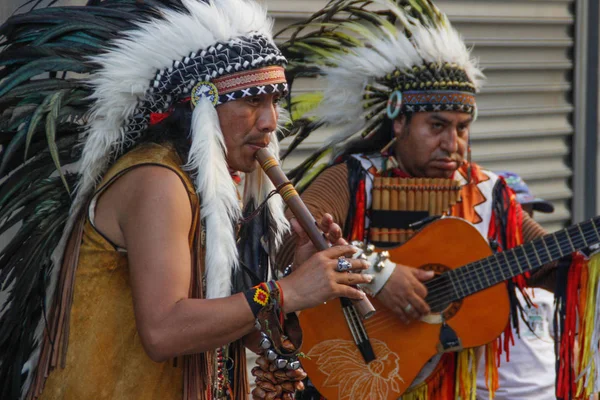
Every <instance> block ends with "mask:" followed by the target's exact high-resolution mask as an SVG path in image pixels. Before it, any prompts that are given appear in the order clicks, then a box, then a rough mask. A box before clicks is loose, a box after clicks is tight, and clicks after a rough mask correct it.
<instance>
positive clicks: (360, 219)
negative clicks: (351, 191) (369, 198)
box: [350, 179, 366, 242]
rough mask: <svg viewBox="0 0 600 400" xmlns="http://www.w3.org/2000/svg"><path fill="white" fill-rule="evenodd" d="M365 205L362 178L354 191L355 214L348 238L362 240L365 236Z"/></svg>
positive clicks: (363, 181)
mask: <svg viewBox="0 0 600 400" xmlns="http://www.w3.org/2000/svg"><path fill="white" fill-rule="evenodd" d="M365 207H366V199H365V180H364V179H363V180H361V181H360V182H359V184H358V190H357V191H356V215H355V217H354V221H353V222H354V225H353V226H352V234H351V236H350V240H360V241H361V242H362V241H363V240H364V238H365Z"/></svg>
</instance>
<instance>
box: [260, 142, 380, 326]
mask: <svg viewBox="0 0 600 400" xmlns="http://www.w3.org/2000/svg"><path fill="white" fill-rule="evenodd" d="M254 157H255V158H256V159H257V160H258V163H259V164H260V166H261V168H262V169H263V170H264V171H265V173H266V174H267V176H268V177H269V179H270V180H271V182H273V185H275V187H276V188H277V192H278V193H279V194H280V195H281V197H282V198H283V201H285V203H286V204H287V206H288V207H289V208H290V210H292V213H293V214H294V216H295V217H296V218H297V219H298V222H299V223H300V225H301V226H302V229H304V231H306V233H307V235H308V237H309V238H310V240H311V241H312V242H313V244H314V245H315V247H316V248H317V250H319V251H321V250H325V249H328V248H329V242H328V241H327V239H326V238H325V236H324V235H323V232H321V230H320V229H319V227H318V224H317V221H315V219H314V217H313V216H312V214H311V213H310V211H308V208H306V205H305V204H304V202H303V201H302V199H301V198H300V195H299V194H298V192H297V191H296V189H295V188H294V185H292V183H291V182H290V181H289V180H288V178H287V176H285V173H284V172H283V170H282V169H281V167H280V166H279V163H278V162H277V160H276V159H275V157H273V155H272V154H271V153H270V152H269V150H267V149H266V148H262V149H260V150H258V151H257V152H256V154H255V156H254ZM353 303H354V306H355V307H356V310H357V311H358V312H359V313H360V315H361V316H362V317H363V318H364V319H367V318H369V317H370V316H372V315H373V314H374V313H375V307H373V305H372V304H371V302H370V301H369V299H367V298H366V297H365V298H364V299H362V300H356V301H354V300H353Z"/></svg>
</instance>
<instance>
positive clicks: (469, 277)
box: [428, 226, 600, 301]
mask: <svg viewBox="0 0 600 400" xmlns="http://www.w3.org/2000/svg"><path fill="white" fill-rule="evenodd" d="M570 228H573V229H576V228H577V226H574V227H570ZM565 231H566V230H565ZM559 233H560V232H559ZM565 233H568V231H567V232H565ZM590 233H595V234H596V236H597V238H596V239H593V240H596V241H598V239H599V238H600V235H599V234H598V233H597V232H595V231H588V232H585V233H584V235H583V238H580V239H579V240H580V241H583V243H581V246H579V243H578V245H576V246H575V247H578V248H580V247H585V243H586V242H587V238H588V236H589V234H590ZM584 239H585V240H584ZM536 240H537V239H536ZM576 240H577V239H576ZM533 242H535V241H532V242H529V243H527V244H526V245H531V246H534V243H533ZM540 242H541V239H540V240H539V242H538V243H536V244H540ZM557 242H558V240H557ZM566 243H567V242H566V241H564V239H563V240H562V243H561V244H560V245H559V244H552V245H550V246H549V245H547V244H546V247H548V251H550V249H552V251H556V250H557V249H558V248H561V249H562V247H563V246H564V245H565V244H566ZM542 245H543V244H542ZM569 247H570V246H569ZM511 250H513V249H510V250H508V252H510V254H511V255H512V257H513V260H516V261H517V263H519V264H520V263H521V262H523V261H524V260H525V262H527V261H526V260H527V256H526V254H525V253H523V254H522V255H518V254H517V253H516V252H514V251H511ZM523 250H524V248H523ZM497 254H500V253H497ZM490 258H495V264H498V261H497V258H496V257H494V256H491V257H488V258H485V259H483V260H479V261H476V262H474V263H471V264H468V265H467V266H465V267H463V268H468V269H469V270H468V271H467V272H461V274H462V275H463V276H462V279H461V280H460V281H457V282H454V283H455V284H458V285H461V287H460V289H461V291H462V292H465V291H469V290H470V288H469V286H468V284H469V283H471V286H472V287H474V288H477V287H478V286H477V285H476V282H475V279H474V276H475V278H477V275H478V274H479V272H481V271H485V270H488V272H489V274H491V277H492V278H493V279H496V280H499V281H503V280H505V279H499V278H501V277H502V278H503V275H502V272H501V271H500V269H498V268H493V269H490V268H489V266H492V264H491V262H490V261H489V260H490ZM551 258H553V257H551ZM485 260H488V263H487V264H488V266H487V267H486V266H485V265H484V263H483V261H485ZM513 262H514V261H513ZM509 264H510V262H509ZM469 266H470V267H471V268H469ZM473 266H475V267H473ZM460 270H461V269H460V268H459V269H456V270H453V271H460ZM528 270H529V268H528ZM455 274H457V273H456V272H455ZM489 274H488V275H489ZM498 274H499V275H500V276H498ZM457 275H458V274H457ZM458 277H459V278H461V277H460V276H458ZM448 279H451V278H448ZM477 280H480V278H477ZM486 280H488V282H489V279H487V278H486ZM497 283H499V282H497ZM463 284H464V285H466V290H465V288H464V287H462V285H463ZM451 285H452V282H449V283H446V282H441V286H443V287H442V288H441V289H446V288H447V287H449V286H451ZM428 286H429V288H430V289H433V290H431V294H432V295H433V296H434V297H435V296H436V295H437V294H438V293H437V292H439V290H437V291H436V289H440V285H439V284H434V285H428ZM480 290H481V289H480ZM458 294H460V293H457V295H458ZM428 297H429V296H428ZM444 297H448V296H444ZM463 297H464V296H463ZM434 300H436V299H435V298H434V299H433V300H432V301H434Z"/></svg>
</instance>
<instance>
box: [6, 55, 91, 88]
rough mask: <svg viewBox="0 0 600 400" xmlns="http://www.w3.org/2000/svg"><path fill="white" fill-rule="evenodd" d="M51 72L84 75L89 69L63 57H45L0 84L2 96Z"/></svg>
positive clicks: (22, 68) (24, 67)
mask: <svg viewBox="0 0 600 400" xmlns="http://www.w3.org/2000/svg"><path fill="white" fill-rule="evenodd" d="M49 71H72V72H79V73H84V72H88V71H89V67H88V66H86V65H84V64H82V63H81V62H79V61H73V60H68V59H65V58H62V57H44V58H41V59H39V60H36V61H33V62H30V63H29V64H26V65H24V66H22V67H21V68H19V69H18V70H16V71H15V72H13V73H12V74H10V75H9V76H7V77H6V78H5V79H4V81H3V82H2V84H0V96H4V95H5V94H6V93H8V92H9V91H10V90H11V89H12V88H14V87H16V86H17V85H19V84H21V83H23V82H25V81H27V80H28V79H31V78H33V77H35V76H37V75H41V74H43V73H46V72H49Z"/></svg>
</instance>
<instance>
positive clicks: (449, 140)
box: [442, 126, 458, 154]
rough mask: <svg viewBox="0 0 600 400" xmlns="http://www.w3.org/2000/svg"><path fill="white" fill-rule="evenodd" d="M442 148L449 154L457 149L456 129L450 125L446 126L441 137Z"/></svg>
mask: <svg viewBox="0 0 600 400" xmlns="http://www.w3.org/2000/svg"><path fill="white" fill-rule="evenodd" d="M442 148H443V149H444V150H446V151H447V152H449V153H450V154H452V153H456V152H457V151H458V130H457V129H456V128H455V127H453V126H451V127H448V129H447V131H446V132H445V133H444V136H443V138H442Z"/></svg>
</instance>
